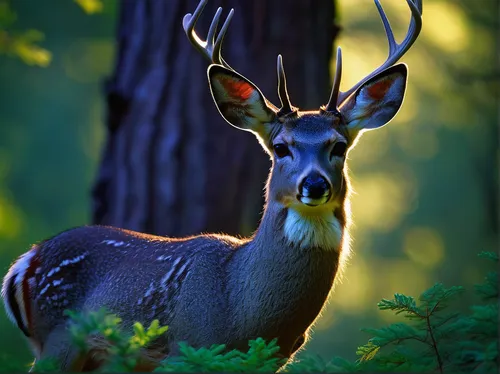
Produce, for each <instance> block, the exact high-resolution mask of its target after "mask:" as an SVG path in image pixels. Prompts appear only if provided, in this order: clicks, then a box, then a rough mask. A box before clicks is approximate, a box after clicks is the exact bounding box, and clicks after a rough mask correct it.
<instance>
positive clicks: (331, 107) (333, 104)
mask: <svg viewBox="0 0 500 374" xmlns="http://www.w3.org/2000/svg"><path fill="white" fill-rule="evenodd" d="M336 60H337V61H336V67H335V78H334V80H333V86H332V92H331V94H330V100H328V104H326V106H325V109H324V110H325V111H326V112H334V111H338V109H337V99H338V96H339V92H340V80H341V78H342V49H341V48H340V47H338V48H337V59H336Z"/></svg>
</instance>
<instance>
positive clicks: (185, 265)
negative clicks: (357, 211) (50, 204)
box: [2, 0, 422, 371]
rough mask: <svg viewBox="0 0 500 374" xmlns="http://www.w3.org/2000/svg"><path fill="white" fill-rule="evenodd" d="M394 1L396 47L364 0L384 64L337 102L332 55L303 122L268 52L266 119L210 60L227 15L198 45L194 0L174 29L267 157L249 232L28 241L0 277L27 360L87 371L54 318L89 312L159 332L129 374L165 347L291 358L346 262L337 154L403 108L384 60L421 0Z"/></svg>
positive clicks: (400, 81)
mask: <svg viewBox="0 0 500 374" xmlns="http://www.w3.org/2000/svg"><path fill="white" fill-rule="evenodd" d="M406 1H407V4H408V7H409V9H410V11H411V19H410V24H409V27H408V31H407V34H406V36H405V38H404V40H403V41H402V42H401V43H398V42H396V40H395V37H394V34H393V31H392V29H391V26H390V24H389V21H388V18H387V16H386V14H385V12H384V10H383V8H382V6H381V4H380V3H379V1H378V0H375V5H376V7H377V9H378V12H379V14H380V17H381V19H382V23H383V26H384V28H385V33H386V37H387V39H388V44H389V53H388V57H387V59H386V60H385V61H384V62H383V63H382V64H381V65H380V66H379V67H378V68H376V69H375V70H374V71H373V72H371V73H370V74H368V75H367V76H366V77H364V78H363V79H361V80H360V81H359V82H358V83H356V84H355V85H354V86H353V87H351V88H350V89H348V90H347V91H341V90H340V80H341V74H342V53H341V48H340V47H339V48H338V49H337V53H336V71H335V75H334V79H333V84H332V90H331V94H330V97H329V100H328V103H327V104H326V105H322V106H321V107H320V108H319V110H317V111H300V110H299V109H298V108H297V107H295V106H293V105H292V104H291V101H290V98H289V95H288V89H287V86H286V77H285V72H284V68H283V59H282V57H281V55H278V59H277V74H278V96H279V100H280V102H281V107H279V108H278V107H277V106H275V105H273V104H272V103H271V102H270V101H268V100H267V99H266V98H265V97H264V95H263V94H262V92H261V91H260V90H259V88H258V87H257V86H256V85H255V84H254V83H252V82H251V81H250V80H248V79H247V78H245V77H244V76H242V75H241V74H239V73H238V72H237V71H236V70H234V69H233V68H231V67H230V66H229V64H228V63H227V62H226V61H225V60H224V59H223V57H222V55H221V48H222V43H223V39H224V36H225V34H226V32H227V29H228V26H229V24H230V21H231V19H232V16H233V14H234V10H233V9H231V11H230V12H229V14H228V16H227V18H226V20H225V22H224V24H223V25H222V27H221V28H220V30H219V31H218V32H217V29H218V24H219V20H220V17H221V14H222V8H219V9H218V10H217V12H216V14H215V16H214V17H213V20H212V23H211V25H210V28H209V30H208V33H207V38H206V40H202V39H201V38H200V37H199V36H198V34H197V33H196V31H195V25H196V22H197V20H198V19H199V17H200V15H201V14H202V11H203V9H204V7H205V5H206V2H207V0H201V1H200V2H199V4H198V6H197V8H196V10H195V11H194V13H193V14H191V13H188V14H186V15H185V16H184V18H183V22H182V24H183V28H184V31H185V33H186V35H187V37H188V39H189V41H190V42H191V43H192V44H193V46H194V47H195V48H196V49H197V50H198V51H199V52H200V53H201V54H202V55H203V56H204V57H205V58H207V59H208V60H209V61H210V66H209V67H208V70H207V76H208V83H209V88H210V91H211V94H212V97H213V100H214V102H215V105H216V107H217V109H218V111H219V113H220V114H221V116H222V117H223V118H224V119H225V121H227V122H228V123H229V124H230V125H232V126H233V127H235V128H237V129H239V130H243V131H248V132H251V133H253V134H254V135H255V136H256V138H257V140H258V141H259V143H260V144H261V145H262V148H263V149H264V151H265V152H266V153H267V154H268V155H269V157H270V159H271V163H272V167H271V170H270V174H269V177H268V180H267V184H266V188H265V206H264V210H263V214H262V218H261V221H260V223H259V226H258V228H257V230H256V231H255V233H254V234H253V235H252V236H250V237H248V238H236V237H232V236H228V235H223V234H202V235H195V236H190V237H183V238H171V237H163V236H155V235H150V234H145V233H139V232H133V231H130V230H126V229H122V228H116V227H107V226H97V225H94V226H93V225H89V226H81V227H77V228H72V229H69V230H67V231H64V232H62V233H59V234H57V235H55V236H53V237H51V238H49V239H46V240H44V241H41V242H39V243H37V244H34V245H33V246H32V247H31V248H30V250H29V251H28V252H26V253H24V254H23V255H21V256H20V257H19V258H17V259H16V260H15V262H14V263H13V264H12V265H11V267H10V269H9V270H8V273H7V274H6V276H5V278H4V279H3V285H2V298H3V302H4V306H5V310H6V312H7V316H8V317H9V318H10V320H11V321H12V322H13V323H14V324H15V325H17V326H18V327H19V329H20V330H21V331H22V333H23V334H24V335H25V336H26V338H27V339H28V341H29V343H30V345H31V348H32V350H33V353H34V356H35V360H40V359H44V358H48V357H52V358H56V359H57V360H58V361H59V363H60V369H61V370H62V371H90V370H93V369H95V368H98V367H100V366H101V365H102V364H103V362H104V361H103V360H105V357H104V356H105V354H104V353H103V352H105V348H106V347H105V342H103V341H101V340H99V339H97V338H96V339H95V341H94V340H93V341H92V343H91V349H90V351H89V352H88V353H87V354H81V353H79V351H78V350H77V349H76V348H74V347H73V346H72V344H71V335H70V333H69V331H68V323H69V320H68V317H67V316H66V314H65V313H64V311H65V310H66V309H70V310H76V311H81V312H85V311H92V310H96V309H99V308H101V307H103V306H104V307H105V308H106V309H107V310H109V311H110V312H112V313H114V314H117V315H118V316H119V317H120V318H121V319H122V321H123V327H124V328H125V329H131V328H132V326H133V324H134V322H136V321H139V322H141V323H144V324H149V323H151V322H152V321H153V320H155V319H157V320H159V322H160V324H161V325H166V326H168V327H169V330H168V332H167V334H165V336H164V337H162V338H160V339H159V340H158V341H157V342H156V343H155V344H154V345H152V346H149V347H147V348H146V349H145V350H144V352H143V359H142V361H141V362H142V364H141V365H142V366H141V367H140V368H138V369H140V370H152V369H153V368H154V367H155V365H157V364H158V363H159V362H160V361H161V360H162V359H164V358H165V357H169V356H175V355H176V354H178V353H179V348H178V343H179V342H187V343H188V344H190V345H191V346H193V347H204V346H210V345H212V344H225V345H226V347H227V349H240V350H243V349H245V348H247V344H248V341H249V340H251V339H255V338H258V337H261V338H264V339H266V340H268V341H269V340H272V339H277V344H278V345H279V347H280V350H279V357H281V358H284V359H289V360H292V359H293V357H294V356H295V354H296V353H297V352H298V351H300V349H302V348H303V347H304V345H305V343H306V342H307V341H308V339H309V338H310V332H311V328H312V327H313V326H314V323H315V321H316V320H317V319H318V316H320V314H321V311H322V310H323V308H324V306H325V303H326V302H327V299H328V297H329V295H330V293H331V292H332V289H333V288H334V286H335V285H336V284H337V283H338V280H339V279H340V277H341V275H342V272H343V269H344V268H345V264H346V261H347V259H348V257H349V253H350V247H349V243H350V238H349V227H350V223H351V214H350V208H349V193H350V190H351V189H350V181H349V177H348V174H347V167H346V159H347V154H348V152H349V151H350V150H351V149H352V148H353V147H354V146H355V144H356V142H357V140H358V139H359V137H360V135H361V134H362V133H363V132H365V131H368V130H373V129H379V128H381V127H383V126H385V125H386V124H387V123H389V122H390V121H391V120H392V119H393V118H394V117H395V116H396V114H397V113H398V111H399V109H400V107H401V105H402V103H403V99H404V96H405V90H406V82H407V75H408V68H407V65H406V64H404V63H397V62H398V61H399V60H400V58H401V57H402V56H403V55H404V54H405V53H406V52H407V51H408V50H409V49H410V47H411V46H412V45H413V44H414V42H415V40H416V39H417V37H418V35H419V33H420V30H421V28H422V0H406ZM216 34H217V36H216ZM103 355H104V356H103Z"/></svg>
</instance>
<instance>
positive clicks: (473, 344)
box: [287, 252, 499, 373]
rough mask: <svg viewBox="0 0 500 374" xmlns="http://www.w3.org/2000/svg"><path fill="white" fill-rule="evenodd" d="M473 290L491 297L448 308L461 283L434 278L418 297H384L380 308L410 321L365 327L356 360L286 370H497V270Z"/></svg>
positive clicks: (311, 362)
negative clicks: (464, 309)
mask: <svg viewBox="0 0 500 374" xmlns="http://www.w3.org/2000/svg"><path fill="white" fill-rule="evenodd" d="M480 257H483V258H487V259H489V260H492V261H495V262H498V255H497V254H495V253H491V252H482V253H480ZM475 291H476V293H477V294H478V295H479V296H480V297H481V298H482V299H483V300H484V301H489V302H490V303H489V304H485V305H474V306H472V307H471V308H470V313H469V314H463V313H459V312H456V311H453V310H451V311H450V310H449V309H451V308H450V305H451V303H452V302H453V300H454V299H456V298H458V297H459V296H460V295H462V294H463V293H464V288H463V287H451V288H445V287H444V286H443V285H442V284H436V285H434V286H432V287H431V288H429V289H428V290H426V291H425V292H423V293H422V295H420V297H419V302H418V303H417V302H416V301H415V299H414V298H413V297H410V296H406V295H402V294H395V295H394V298H393V299H391V300H387V299H383V300H382V301H380V302H379V303H378V307H379V309H380V310H390V311H393V312H394V313H395V314H396V315H399V314H401V315H402V316H403V317H404V318H405V319H406V320H407V321H408V322H406V323H393V324H390V325H388V326H385V327H382V328H378V329H363V331H365V332H367V333H368V334H370V335H371V336H372V337H371V338H370V339H369V340H368V343H367V344H365V345H363V346H361V347H359V348H358V349H357V352H356V354H357V355H358V356H359V359H358V360H357V361H356V362H355V363H350V362H347V361H345V360H342V359H339V358H335V359H334V360H332V361H330V362H325V361H322V360H321V359H312V358H307V359H303V360H301V361H299V362H296V363H293V364H291V365H289V366H288V367H287V371H292V372H293V371H298V372H300V371H302V372H304V371H313V372H339V371H343V372H356V371H383V372H394V371H398V372H399V371H403V372H422V371H424V372H436V371H437V372H440V373H444V372H448V373H490V372H491V373H493V372H498V361H499V355H498V273H497V272H490V273H488V274H487V276H486V278H485V281H484V283H482V284H479V285H476V286H475Z"/></svg>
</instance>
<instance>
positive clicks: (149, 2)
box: [93, 0, 337, 236]
mask: <svg viewBox="0 0 500 374" xmlns="http://www.w3.org/2000/svg"><path fill="white" fill-rule="evenodd" d="M197 3H198V0H168V1H167V0H164V1H158V0H128V1H123V2H122V3H121V15H120V19H119V25H118V50H117V57H116V66H115V70H114V74H113V76H112V77H111V78H110V79H109V81H108V82H107V84H106V95H107V104H108V108H107V109H108V113H107V115H108V117H107V129H108V133H107V140H106V144H105V149H104V153H103V159H102V163H101V166H100V169H99V173H98V175H97V180H96V183H95V186H94V189H93V222H94V223H95V224H105V225H113V226H118V227H122V228H127V229H131V230H137V231H142V232H149V233H155V234H159V235H171V236H184V235H190V234H195V233H199V232H225V233H229V234H248V233H249V232H251V231H253V230H254V229H255V228H256V227H257V223H258V220H259V217H260V213H261V211H262V204H263V188H264V184H265V180H266V176H267V173H268V170H269V167H270V162H269V159H268V156H267V155H266V154H265V153H264V151H263V150H262V149H261V148H260V145H259V144H258V142H257V141H256V139H255V138H254V137H253V136H252V134H250V133H247V132H243V131H238V130H236V129H235V128H232V127H231V126H230V125H229V124H227V123H226V122H225V121H224V120H223V119H222V117H221V116H220V115H219V113H218V112H217V109H216V107H215V105H214V103H213V100H212V98H211V97H210V90H209V87H208V80H207V77H206V69H207V66H208V61H206V60H205V59H204V58H203V57H202V56H201V55H199V54H197V52H196V51H195V49H194V48H193V47H192V46H191V44H190V43H189V41H188V40H187V38H186V35H185V34H184V31H183V29H182V18H183V16H184V14H186V13H189V12H193V11H194V9H195V8H196V6H197ZM284 4H285V2H283V0H259V1H243V0H210V1H209V2H208V4H207V6H206V7H205V10H204V12H203V15H202V17H201V19H200V21H199V24H198V25H197V30H198V34H199V35H200V37H202V38H203V39H204V38H205V36H206V32H207V30H208V25H209V23H210V21H211V19H212V17H213V15H214V14H215V11H216V8H217V6H219V5H220V6H222V7H223V9H224V14H223V18H225V15H226V14H227V12H228V11H229V9H230V8H231V7H233V8H235V15H234V17H233V21H232V22H231V25H230V27H229V31H228V34H227V36H226V38H225V42H224V47H223V55H224V58H225V59H226V60H227V61H228V63H229V64H230V65H231V66H232V67H233V68H234V69H235V70H237V71H238V72H239V73H241V74H243V75H245V76H246V77H247V78H248V79H250V80H252V81H253V82H254V83H256V84H257V86H258V87H259V88H260V89H261V91H262V92H263V93H264V95H265V96H266V97H267V98H268V99H269V100H270V101H272V102H273V103H275V105H278V106H279V101H278V99H277V94H276V89H277V77H276V57H277V55H278V53H281V54H282V55H283V58H284V64H285V71H286V73H287V78H288V88H289V92H290V96H291V100H292V103H293V104H294V105H296V106H299V107H300V108H302V109H316V108H318V107H319V106H320V105H321V104H324V103H325V102H326V101H328V95H329V90H330V86H331V79H330V73H329V66H330V59H331V55H332V46H333V41H334V37H335V36H336V34H337V28H336V26H335V25H334V4H333V0H327V1H324V0H321V1H320V0H310V1H307V0H289V1H286V6H283V5H284Z"/></svg>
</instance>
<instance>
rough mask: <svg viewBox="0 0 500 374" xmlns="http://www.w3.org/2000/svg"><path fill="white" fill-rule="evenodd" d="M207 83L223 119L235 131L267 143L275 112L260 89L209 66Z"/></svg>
mask: <svg viewBox="0 0 500 374" xmlns="http://www.w3.org/2000/svg"><path fill="white" fill-rule="evenodd" d="M208 80H209V82H210V91H211V92H212V97H213V98H214V101H215V104H216V105H217V108H218V109H219V112H220V114H222V117H224V119H225V120H226V121H227V122H229V123H230V124H231V125H233V126H234V127H236V128H239V129H241V130H246V131H252V132H253V133H256V134H258V135H259V136H260V137H261V138H263V139H264V140H267V138H268V136H269V134H270V132H271V128H272V126H273V125H272V123H273V122H274V121H275V120H276V111H275V108H274V107H273V106H272V104H270V103H269V102H268V101H267V100H266V98H265V97H264V95H262V93H261V92H260V90H259V89H258V88H257V86H255V85H254V84H253V83H252V82H250V81H249V80H248V79H246V78H245V77H243V76H242V75H240V74H238V73H236V72H234V71H232V70H230V69H227V68H225V67H223V66H221V65H210V67H209V68H208Z"/></svg>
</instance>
